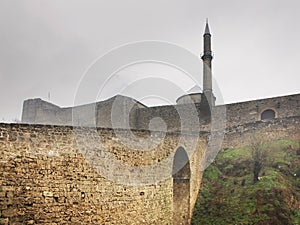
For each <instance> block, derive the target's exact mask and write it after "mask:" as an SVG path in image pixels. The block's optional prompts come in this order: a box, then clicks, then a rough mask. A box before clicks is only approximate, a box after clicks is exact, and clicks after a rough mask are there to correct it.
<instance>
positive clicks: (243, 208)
mask: <svg viewBox="0 0 300 225" xmlns="http://www.w3.org/2000/svg"><path fill="white" fill-rule="evenodd" d="M265 144H266V146H268V149H269V150H270V151H268V163H267V164H266V166H265V168H264V169H263V170H262V171H261V173H260V175H259V176H260V177H259V181H258V182H256V183H254V181H253V172H252V170H253V160H252V157H251V153H250V152H251V151H250V150H249V148H241V149H227V150H225V151H223V152H220V153H219V154H218V156H217V157H216V160H215V162H214V163H213V164H212V165H210V166H209V167H208V168H207V169H206V171H205V173H204V176H203V181H202V188H201V191H200V193H199V196H198V199H197V202H196V206H195V209H194V215H193V219H192V224H204V225H207V224H213V225H221V224H257V225H267V224H272V225H276V224H284V225H289V224H297V225H298V224H300V150H299V143H298V142H295V141H290V140H278V141H275V142H271V143H265Z"/></svg>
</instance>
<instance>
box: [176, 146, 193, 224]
mask: <svg viewBox="0 0 300 225" xmlns="http://www.w3.org/2000/svg"><path fill="white" fill-rule="evenodd" d="M190 177H191V170H190V162H189V158H188V155H187V153H186V151H185V150H184V148H182V147H180V148H178V149H177V150H176V153H175V156H174V161H173V224H174V225H179V224H182V225H184V224H189V220H190V218H189V217H190Z"/></svg>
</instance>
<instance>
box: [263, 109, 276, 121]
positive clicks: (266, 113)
mask: <svg viewBox="0 0 300 225" xmlns="http://www.w3.org/2000/svg"><path fill="white" fill-rule="evenodd" d="M275 117H276V113H275V111H274V110H272V109H267V110H265V111H263V112H262V114H261V119H262V120H268V119H274V118H275Z"/></svg>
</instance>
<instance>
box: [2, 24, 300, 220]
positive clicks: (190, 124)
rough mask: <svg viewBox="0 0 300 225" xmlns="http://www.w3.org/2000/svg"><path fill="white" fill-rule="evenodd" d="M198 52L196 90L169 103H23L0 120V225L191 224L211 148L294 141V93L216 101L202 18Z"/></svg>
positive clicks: (298, 114)
mask: <svg viewBox="0 0 300 225" xmlns="http://www.w3.org/2000/svg"><path fill="white" fill-rule="evenodd" d="M201 58H202V60H203V92H202V93H194V92H191V93H189V94H188V95H185V96H182V97H180V98H178V100H177V104H176V105H168V106H157V107H147V106H145V105H143V104H142V103H140V102H138V101H136V100H134V99H132V98H129V97H126V96H115V97H113V98H110V99H108V100H106V101H102V102H97V103H92V104H87V105H81V106H74V107H69V108H61V107H59V106H56V105H54V104H52V103H49V102H46V101H43V100H41V99H29V100H26V101H24V105H23V114H22V123H21V124H0V157H1V158H0V168H1V170H0V175H1V176H0V224H53V225H54V224H190V221H191V216H192V212H193V207H194V204H195V202H196V198H197V195H198V192H199V190H200V184H201V178H202V173H203V170H204V169H205V167H206V166H207V165H208V164H209V163H210V162H211V161H212V160H213V158H214V156H215V154H217V152H218V151H220V150H224V149H226V148H232V147H240V146H245V145H247V144H249V139H248V137H249V136H251V135H253V134H257V135H261V136H264V138H265V139H266V140H274V139H280V138H290V139H295V140H300V128H299V127H300V126H299V122H300V104H299V101H300V94H296V95H290V96H282V97H275V98H268V99H260V100H255V101H249V102H240V103H234V104H229V105H215V96H214V93H213V88H212V72H211V67H212V64H211V62H212V59H213V55H212V50H211V34H210V31H209V26H208V23H206V27H205V32H204V52H203V55H202V57H201ZM200 191H201V190H200Z"/></svg>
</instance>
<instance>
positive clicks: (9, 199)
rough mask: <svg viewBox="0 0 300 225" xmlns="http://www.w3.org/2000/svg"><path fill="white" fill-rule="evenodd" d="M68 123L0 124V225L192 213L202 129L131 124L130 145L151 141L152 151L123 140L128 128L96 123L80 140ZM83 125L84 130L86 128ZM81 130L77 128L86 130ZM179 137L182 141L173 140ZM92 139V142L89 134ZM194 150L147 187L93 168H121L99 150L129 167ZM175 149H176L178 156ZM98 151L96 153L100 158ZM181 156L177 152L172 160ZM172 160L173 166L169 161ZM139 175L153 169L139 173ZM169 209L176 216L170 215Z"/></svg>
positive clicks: (139, 220) (131, 220) (144, 219)
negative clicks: (178, 166) (182, 164)
mask: <svg viewBox="0 0 300 225" xmlns="http://www.w3.org/2000/svg"><path fill="white" fill-rule="evenodd" d="M74 129H75V128H74V127H70V126H53V125H28V124H0V157H1V158H0V168H1V170H0V174H1V176H0V224H176V222H174V223H173V221H181V222H183V223H182V224H188V223H189V221H190V218H191V215H192V209H193V206H194V204H195V201H196V198H197V194H198V190H199V188H200V183H201V177H202V173H201V171H199V164H200V160H201V157H202V155H203V153H204V150H205V145H206V138H205V135H201V137H199V134H198V133H195V134H194V135H192V134H187V135H184V134H178V133H175V132H174V133H172V132H169V133H167V134H166V136H165V137H164V138H163V141H162V142H160V140H161V138H162V137H161V135H162V134H161V133H160V132H152V133H150V132H149V131H142V130H136V131H133V132H134V134H135V135H136V136H138V137H139V139H138V141H139V143H137V144H138V146H145V145H147V144H146V139H147V138H149V135H150V136H151V139H150V140H151V141H152V142H155V141H157V143H159V144H158V145H157V146H156V147H155V148H154V149H153V150H152V151H140V150H141V149H138V150H137V149H134V148H131V147H128V146H126V145H124V142H123V141H121V139H122V138H125V139H129V138H131V137H130V134H129V131H128V130H124V129H123V130H122V129H120V130H118V135H116V130H112V129H100V128H99V129H97V131H96V136H95V132H94V135H92V136H88V140H89V142H88V143H87V144H86V145H84V146H82V145H80V143H79V142H80V138H79V137H78V136H76V135H75V134H76V132H75V130H74ZM87 129H88V128H87ZM88 132H89V130H84V135H87V133H88ZM182 136H184V139H185V140H184V141H183V142H180V141H179V138H182ZM95 137H96V139H97V138H99V140H100V141H101V147H99V144H100V142H99V140H98V139H97V141H95V142H93V141H92V139H93V138H95ZM195 140H196V141H197V143H196V149H195V151H194V152H192V153H191V154H190V153H188V152H187V153H186V154H187V157H188V159H189V162H188V164H187V165H188V168H187V169H186V171H182V170H180V171H179V172H178V173H176V174H177V175H176V176H175V175H174V176H172V175H170V176H168V177H167V178H166V179H163V180H159V179H158V180H157V181H156V182H152V183H150V184H148V185H143V184H142V185H139V184H138V183H137V185H132V184H128V185H127V184H126V182H127V179H128V183H129V181H130V180H131V179H132V177H131V171H130V170H129V171H128V173H126V174H125V175H126V176H125V177H126V180H125V184H124V180H123V182H117V181H114V180H112V179H107V177H105V176H103V175H101V173H99V172H98V171H99V169H100V171H101V169H105V170H108V171H111V173H112V174H111V175H112V176H113V177H116V178H117V177H123V178H124V174H123V173H124V169H123V168H122V166H121V167H119V166H115V167H113V168H111V167H110V166H111V165H110V164H108V163H106V161H104V159H106V158H105V157H104V156H103V154H104V155H105V154H108V153H109V154H111V155H112V156H113V157H115V158H116V159H117V160H119V161H120V162H121V163H122V164H124V165H129V166H130V168H132V169H141V170H142V169H143V168H145V167H147V166H149V165H156V164H157V163H159V162H162V161H164V160H165V159H166V158H168V157H169V156H171V157H170V159H172V160H171V165H169V166H168V167H166V168H162V169H164V170H165V171H167V170H168V169H169V170H170V168H171V169H172V168H173V167H174V164H176V162H175V161H176V154H179V153H180V151H179V148H178V145H179V143H181V144H180V146H181V147H183V148H180V149H181V153H182V152H185V151H184V150H183V149H188V148H189V145H190V143H193V142H194V141H195ZM181 153H180V154H181ZM102 157H104V158H102ZM180 158H181V157H179V160H180ZM91 159H92V162H91V161H89V160H91ZM172 165H173V167H172ZM140 175H141V176H142V178H143V179H147V177H148V178H149V179H152V178H153V177H157V176H158V175H159V174H157V173H155V172H153V173H151V172H150V173H149V172H147V173H143V172H141V173H140ZM174 215H176V216H178V218H176V219H175V220H174Z"/></svg>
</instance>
